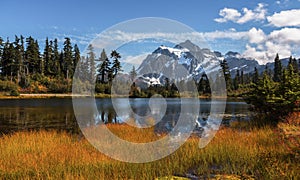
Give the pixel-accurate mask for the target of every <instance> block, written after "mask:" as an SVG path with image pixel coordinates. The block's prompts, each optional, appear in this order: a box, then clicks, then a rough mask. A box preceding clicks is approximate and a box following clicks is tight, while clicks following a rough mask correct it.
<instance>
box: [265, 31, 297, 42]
mask: <svg viewBox="0 0 300 180" xmlns="http://www.w3.org/2000/svg"><path fill="white" fill-rule="evenodd" d="M269 38H271V39H276V41H278V42H279V43H282V44H291V43H296V44H300V29H299V28H283V29H280V30H274V31H273V32H271V33H270V35H269Z"/></svg>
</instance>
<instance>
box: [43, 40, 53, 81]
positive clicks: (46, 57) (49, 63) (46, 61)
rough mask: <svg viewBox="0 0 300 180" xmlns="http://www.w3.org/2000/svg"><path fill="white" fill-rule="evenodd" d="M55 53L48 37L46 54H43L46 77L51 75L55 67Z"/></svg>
mask: <svg viewBox="0 0 300 180" xmlns="http://www.w3.org/2000/svg"><path fill="white" fill-rule="evenodd" d="M52 55H53V53H52V46H51V45H50V44H49V40H48V37H47V38H46V41H45V48H44V53H43V59H44V65H45V75H46V76H48V75H51V74H52V73H53V72H52V68H51V67H53V66H54V63H53V62H52V61H53V57H52Z"/></svg>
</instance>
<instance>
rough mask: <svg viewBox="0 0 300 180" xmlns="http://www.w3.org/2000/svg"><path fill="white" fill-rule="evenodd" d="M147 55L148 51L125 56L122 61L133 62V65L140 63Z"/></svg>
mask: <svg viewBox="0 0 300 180" xmlns="http://www.w3.org/2000/svg"><path fill="white" fill-rule="evenodd" d="M148 55H149V53H145V54H140V55H137V56H127V57H124V58H123V60H122V62H125V63H129V64H134V65H140V64H141V63H142V61H143V60H144V59H145V58H146V57H147V56H148Z"/></svg>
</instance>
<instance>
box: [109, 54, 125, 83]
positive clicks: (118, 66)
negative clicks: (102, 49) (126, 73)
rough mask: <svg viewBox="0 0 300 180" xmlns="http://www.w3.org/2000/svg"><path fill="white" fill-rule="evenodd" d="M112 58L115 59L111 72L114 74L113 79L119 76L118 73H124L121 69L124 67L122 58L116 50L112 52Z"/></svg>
mask: <svg viewBox="0 0 300 180" xmlns="http://www.w3.org/2000/svg"><path fill="white" fill-rule="evenodd" d="M110 56H111V58H113V62H112V67H111V72H112V78H114V77H115V76H116V75H117V74H118V72H120V71H122V69H121V68H122V66H121V63H120V61H119V59H120V58H121V56H120V54H119V53H118V52H117V51H116V50H113V51H112V52H111V54H110Z"/></svg>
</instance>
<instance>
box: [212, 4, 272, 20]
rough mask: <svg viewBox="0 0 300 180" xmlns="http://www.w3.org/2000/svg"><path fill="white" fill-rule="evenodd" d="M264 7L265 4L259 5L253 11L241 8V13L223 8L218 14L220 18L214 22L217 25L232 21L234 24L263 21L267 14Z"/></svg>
mask: <svg viewBox="0 0 300 180" xmlns="http://www.w3.org/2000/svg"><path fill="white" fill-rule="evenodd" d="M265 6H266V5H265V4H262V3H259V4H258V5H257V7H256V8H255V9H254V10H251V9H248V8H243V9H242V12H239V11H238V10H236V9H232V8H224V9H221V10H220V12H219V15H220V16H221V18H216V19H215V21H216V22H219V23H224V22H228V21H232V22H234V23H238V24H244V23H246V22H249V21H252V20H254V21H259V20H265V18H266V14H267V9H266V8H265Z"/></svg>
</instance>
